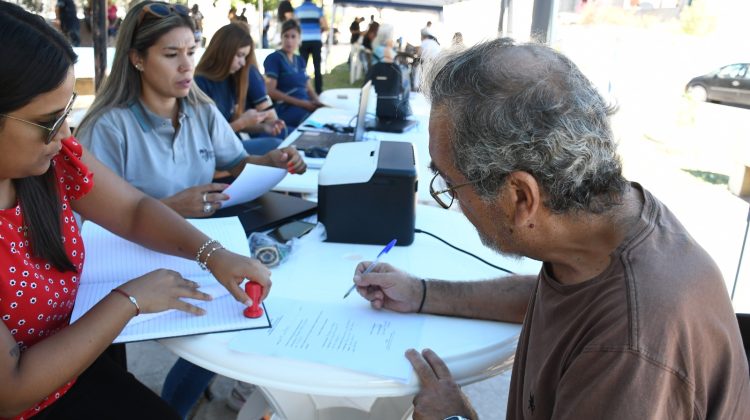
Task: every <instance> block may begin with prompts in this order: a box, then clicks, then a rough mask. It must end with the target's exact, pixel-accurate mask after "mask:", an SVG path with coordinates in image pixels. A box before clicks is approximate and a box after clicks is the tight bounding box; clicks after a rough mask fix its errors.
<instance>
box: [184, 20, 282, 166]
mask: <svg viewBox="0 0 750 420" xmlns="http://www.w3.org/2000/svg"><path fill="white" fill-rule="evenodd" d="M195 83H197V84H198V86H199V87H200V88H201V90H202V91H203V92H204V93H206V94H207V95H208V96H209V97H210V98H211V99H213V100H214V103H215V104H216V107H217V108H218V109H219V112H221V115H223V116H224V118H225V119H226V120H227V121H228V122H229V125H230V126H231V127H232V130H234V132H235V133H238V134H239V133H246V134H248V136H249V139H248V140H243V142H242V144H243V146H244V147H245V150H246V151H247V152H248V153H250V154H252V155H262V154H265V153H267V152H268V151H270V150H273V149H275V148H276V147H278V145H279V143H281V139H282V138H284V137H285V134H286V132H287V130H286V127H285V124H284V121H283V120H281V119H279V118H278V117H277V116H276V111H274V109H273V103H272V102H271V98H269V97H268V93H267V92H266V83H265V80H263V76H261V74H260V72H259V71H258V64H257V60H256V58H255V51H254V48H253V39H252V38H251V37H250V28H249V27H248V26H247V24H246V23H243V22H234V23H230V24H229V25H226V26H223V27H222V28H221V29H219V30H218V31H216V34H214V36H213V37H211V42H210V43H209V44H208V47H207V48H206V52H205V53H204V54H203V56H202V57H201V60H200V62H199V63H198V65H197V66H196V68H195Z"/></svg>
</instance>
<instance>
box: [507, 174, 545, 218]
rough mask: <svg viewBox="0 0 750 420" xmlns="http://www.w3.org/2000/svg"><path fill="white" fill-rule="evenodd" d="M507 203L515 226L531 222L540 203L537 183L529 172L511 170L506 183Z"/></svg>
mask: <svg viewBox="0 0 750 420" xmlns="http://www.w3.org/2000/svg"><path fill="white" fill-rule="evenodd" d="M506 188H507V190H506V194H507V198H506V199H507V200H508V201H507V203H508V204H507V205H508V206H509V210H510V211H511V213H510V214H511V217H512V221H513V223H514V224H515V225H516V226H519V227H520V226H523V225H528V224H533V223H534V219H535V218H536V216H537V214H538V212H539V208H540V207H541V205H542V202H541V200H542V197H541V191H540V187H539V183H538V182H537V181H536V178H534V177H533V176H532V175H531V174H530V173H528V172H524V171H516V172H511V173H510V174H509V175H508V180H507V183H506Z"/></svg>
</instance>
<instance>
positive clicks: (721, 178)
mask: <svg viewBox="0 0 750 420" xmlns="http://www.w3.org/2000/svg"><path fill="white" fill-rule="evenodd" d="M683 171H685V172H687V173H689V174H690V175H692V176H694V177H696V178H699V179H701V180H703V181H705V182H708V183H710V184H716V185H728V184H729V176H727V175H724V174H717V173H714V172H706V171H699V170H696V169H683Z"/></svg>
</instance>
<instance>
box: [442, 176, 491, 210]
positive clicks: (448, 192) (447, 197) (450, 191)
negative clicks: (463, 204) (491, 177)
mask: <svg viewBox="0 0 750 420" xmlns="http://www.w3.org/2000/svg"><path fill="white" fill-rule="evenodd" d="M479 181H481V179H477V180H475V181H469V182H464V183H463V184H458V185H455V186H451V185H450V184H448V182H447V181H446V180H445V179H444V178H443V177H442V176H441V175H440V173H439V172H435V176H433V177H432V181H430V195H431V196H432V198H434V199H435V201H437V203H438V204H440V207H442V208H444V209H448V208H450V207H451V205H453V200H455V198H456V193H455V191H456V190H457V189H459V188H461V187H464V186H466V185H471V184H476V183H477V182H479Z"/></svg>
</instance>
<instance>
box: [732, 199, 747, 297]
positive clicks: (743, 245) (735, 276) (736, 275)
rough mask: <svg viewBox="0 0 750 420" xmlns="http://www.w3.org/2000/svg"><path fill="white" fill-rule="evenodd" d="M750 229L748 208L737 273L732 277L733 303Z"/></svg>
mask: <svg viewBox="0 0 750 420" xmlns="http://www.w3.org/2000/svg"><path fill="white" fill-rule="evenodd" d="M749 228H750V207H748V209H747V222H746V223H745V237H744V238H743V239H742V250H740V260H739V261H737V273H736V274H735V275H734V284H733V285H732V294H731V295H730V298H731V299H732V300H733V301H734V291H735V290H736V289H737V280H738V279H739V278H740V267H742V256H743V255H744V254H745V244H746V243H747V231H748V229H749Z"/></svg>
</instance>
